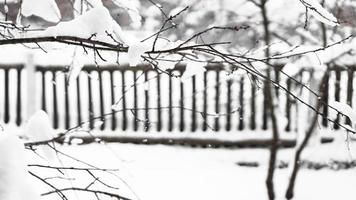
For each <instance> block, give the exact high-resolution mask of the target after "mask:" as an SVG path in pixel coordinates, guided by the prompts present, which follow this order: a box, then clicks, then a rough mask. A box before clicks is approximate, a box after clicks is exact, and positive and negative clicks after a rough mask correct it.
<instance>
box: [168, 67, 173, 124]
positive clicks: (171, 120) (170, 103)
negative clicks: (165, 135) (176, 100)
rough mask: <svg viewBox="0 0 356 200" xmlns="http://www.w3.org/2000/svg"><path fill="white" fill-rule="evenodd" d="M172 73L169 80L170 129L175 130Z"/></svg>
mask: <svg viewBox="0 0 356 200" xmlns="http://www.w3.org/2000/svg"><path fill="white" fill-rule="evenodd" d="M172 87H173V86H172V73H171V72H169V82H168V131H172V130H173V108H172V106H173V105H172V101H173V94H172V92H173V91H172Z"/></svg>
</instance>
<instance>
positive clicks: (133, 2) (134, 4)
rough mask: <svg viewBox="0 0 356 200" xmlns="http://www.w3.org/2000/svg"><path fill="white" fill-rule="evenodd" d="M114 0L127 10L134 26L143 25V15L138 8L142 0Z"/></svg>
mask: <svg viewBox="0 0 356 200" xmlns="http://www.w3.org/2000/svg"><path fill="white" fill-rule="evenodd" d="M113 2H114V3H115V4H116V5H118V6H119V7H121V8H124V9H125V10H127V13H128V14H129V16H130V18H131V21H132V24H131V26H132V27H134V28H139V27H140V26H141V21H142V17H141V15H140V12H139V10H138V8H139V7H140V1H138V0H113Z"/></svg>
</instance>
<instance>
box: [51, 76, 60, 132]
mask: <svg viewBox="0 0 356 200" xmlns="http://www.w3.org/2000/svg"><path fill="white" fill-rule="evenodd" d="M52 92H53V128H55V129H56V128H58V127H59V117H58V100H57V75H56V72H55V71H52Z"/></svg>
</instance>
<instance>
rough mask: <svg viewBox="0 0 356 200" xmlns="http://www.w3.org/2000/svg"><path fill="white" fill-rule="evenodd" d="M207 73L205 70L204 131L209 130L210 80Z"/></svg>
mask: <svg viewBox="0 0 356 200" xmlns="http://www.w3.org/2000/svg"><path fill="white" fill-rule="evenodd" d="M207 73H208V72H204V91H203V114H202V118H203V126H202V129H203V131H206V130H208V118H207V113H208V100H207V99H208V81H207Z"/></svg>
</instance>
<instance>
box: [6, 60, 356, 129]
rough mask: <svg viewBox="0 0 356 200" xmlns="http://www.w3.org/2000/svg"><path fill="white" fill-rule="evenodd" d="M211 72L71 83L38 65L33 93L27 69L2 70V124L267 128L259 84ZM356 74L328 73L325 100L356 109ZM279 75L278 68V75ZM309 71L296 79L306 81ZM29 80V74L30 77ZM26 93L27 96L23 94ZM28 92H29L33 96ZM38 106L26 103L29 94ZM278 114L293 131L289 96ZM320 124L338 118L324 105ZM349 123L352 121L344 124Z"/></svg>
mask: <svg viewBox="0 0 356 200" xmlns="http://www.w3.org/2000/svg"><path fill="white" fill-rule="evenodd" d="M206 69H207V71H206V72H205V73H203V74H199V75H196V76H194V77H192V78H191V79H188V80H186V81H185V82H181V81H180V78H178V77H179V76H180V75H182V74H183V72H184V70H185V67H184V66H177V67H176V68H175V69H174V70H171V71H168V72H166V73H160V72H158V71H157V70H155V69H153V68H151V67H150V66H144V65H141V66H137V67H129V66H100V67H97V66H94V65H93V66H84V67H83V68H82V71H81V72H80V74H79V76H78V77H77V79H76V80H75V81H73V82H69V77H68V73H67V72H68V68H67V67H64V66H36V67H35V73H34V74H35V77H33V81H34V84H35V85H36V91H35V92H34V93H33V94H32V93H30V92H29V91H32V90H31V89H29V88H27V86H26V84H24V82H25V81H23V79H24V78H26V76H25V74H24V73H26V70H28V69H26V68H25V67H24V65H0V81H1V82H2V84H1V85H0V96H1V100H0V105H1V109H0V122H3V123H16V124H17V125H21V124H22V123H24V121H25V119H26V118H25V114H26V113H25V112H24V110H23V109H22V108H24V107H26V106H35V107H36V109H37V110H38V109H42V110H45V111H46V112H47V113H48V114H49V115H50V118H51V120H52V123H53V127H54V128H60V129H68V128H71V127H74V126H78V125H81V126H82V127H85V128H89V129H99V130H110V131H114V130H121V131H151V132H152V131H153V132H159V131H168V132H171V131H179V132H196V131H231V132H232V131H234V132H235V131H242V130H261V129H268V128H270V125H269V120H268V109H267V108H266V100H265V95H264V91H263V84H262V83H261V81H258V80H257V81H256V80H255V78H254V77H253V76H251V75H243V74H241V75H234V76H228V77H229V78H226V77H227V76H226V74H228V73H230V71H229V70H226V69H225V68H223V67H222V66H207V67H206ZM354 69H355V68H351V67H349V68H334V69H333V70H331V71H330V72H329V74H328V78H327V83H326V84H327V85H326V87H325V88H326V91H325V94H327V95H326V96H325V97H324V99H323V101H325V102H330V101H340V102H345V103H348V104H349V105H353V104H354V103H353V101H354V100H355V98H353V96H354V94H353V85H354V78H353V77H354ZM276 71H278V70H276ZM311 76H313V72H312V71H302V72H301V73H299V74H298V76H296V77H294V78H295V79H296V80H298V81H300V82H302V83H308V80H309V78H310V77H311ZM27 78H28V76H27ZM274 78H275V80H276V82H278V83H279V84H280V85H281V87H284V88H285V89H288V90H289V91H292V92H293V93H296V94H297V96H298V94H299V93H302V91H303V90H305V88H304V89H302V87H300V85H299V84H297V83H296V82H295V81H294V80H292V79H291V78H285V77H284V78H283V75H282V74H280V73H277V74H276V75H275V76H274ZM26 92H27V93H26ZM29 93H30V94H29ZM28 95H32V96H34V97H35V98H36V99H37V101H36V103H35V104H36V105H27V104H26V96H27V97H28ZM275 96H276V97H277V98H278V102H279V105H278V107H279V111H280V114H281V115H283V117H284V119H285V125H284V130H285V131H288V132H289V131H296V130H297V128H298V126H297V124H298V111H297V110H298V106H297V104H296V102H297V101H296V100H295V99H294V98H293V97H291V96H290V95H288V94H286V93H284V92H282V91H281V90H277V92H276V94H275ZM322 112H323V117H321V118H320V120H321V123H322V125H323V126H333V128H335V129H337V128H339V127H338V126H337V125H335V124H333V125H331V124H330V122H328V120H327V117H332V116H336V117H335V119H334V120H335V121H337V122H340V120H344V119H341V116H340V115H338V114H337V113H335V112H334V111H333V110H330V109H328V107H323V110H322ZM347 123H350V122H349V121H347Z"/></svg>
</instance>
